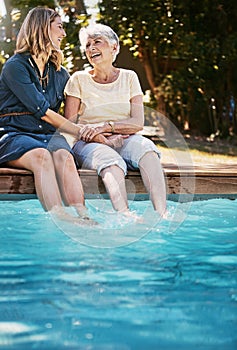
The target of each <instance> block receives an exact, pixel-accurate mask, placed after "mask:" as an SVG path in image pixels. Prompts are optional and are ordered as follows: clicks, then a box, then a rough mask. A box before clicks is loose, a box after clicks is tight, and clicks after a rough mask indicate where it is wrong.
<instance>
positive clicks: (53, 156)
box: [0, 8, 87, 221]
mask: <svg viewBox="0 0 237 350" xmlns="http://www.w3.org/2000/svg"><path fill="white" fill-rule="evenodd" d="M65 35H66V34H65V31H64V29H63V24H62V20H61V18H60V16H59V14H58V13H57V12H56V11H54V10H52V9H48V8H34V9H32V10H31V11H30V12H29V13H28V15H27V16H26V18H25V20H24V22H23V24H22V27H21V29H20V31H19V34H18V37H17V42H16V50H15V54H14V55H13V56H12V57H11V58H10V59H9V60H8V61H7V62H6V63H5V65H4V67H3V69H2V73H1V77H0V165H4V166H11V167H16V168H25V169H28V170H31V171H32V172H33V174H34V180H35V187H36V192H37V195H38V198H39V200H40V201H41V203H42V206H43V208H44V209H45V210H47V211H52V213H56V214H58V215H59V216H60V217H63V218H64V219H68V218H69V216H68V214H66V212H65V210H64V206H63V204H64V205H66V206H73V207H74V208H75V209H76V212H77V215H76V216H77V217H78V216H79V217H81V218H84V217H86V218H87V215H86V208H85V203H84V193H83V189H82V185H81V181H80V178H79V176H78V172H77V169H76V167H75V163H74V159H73V156H72V154H71V149H70V146H69V144H68V143H67V141H66V139H65V138H64V137H63V136H62V135H61V134H60V133H59V131H58V129H60V130H62V131H64V132H67V133H70V134H72V135H74V136H75V137H76V136H78V133H79V132H80V133H81V135H83V128H81V127H80V126H79V125H76V124H73V123H71V122H69V121H66V122H65V118H64V117H62V116H61V115H60V114H58V110H59V108H60V105H61V102H62V101H63V98H64V93H63V90H64V87H65V84H66V82H67V80H68V78H69V74H68V73H67V71H66V70H65V69H64V68H63V67H62V66H61V63H62V59H63V56H62V52H61V51H60V44H61V41H62V39H63V38H64V37H65ZM79 221H80V220H79Z"/></svg>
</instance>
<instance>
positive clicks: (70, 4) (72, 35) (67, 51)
mask: <svg viewBox="0 0 237 350" xmlns="http://www.w3.org/2000/svg"><path fill="white" fill-rule="evenodd" d="M4 1H5V6H6V10H7V15H6V16H5V17H4V18H0V26H1V28H4V31H5V38H4V39H3V38H1V42H0V45H1V52H0V69H1V66H2V65H3V64H4V62H5V61H6V59H7V58H8V57H10V56H11V55H12V54H13V53H14V49H15V42H16V36H17V33H18V30H19V28H20V26H21V24H22V22H23V20H24V18H25V16H26V14H27V13H28V12H29V10H30V9H32V8H34V7H37V6H46V7H50V8H53V9H57V10H58V11H59V13H60V14H61V15H62V18H63V21H64V27H65V31H66V33H67V37H66V38H65V39H64V40H63V43H62V49H63V51H64V55H65V65H66V66H67V68H68V70H69V71H70V70H73V69H75V68H77V69H78V68H79V67H80V65H81V64H82V63H81V62H82V60H81V52H80V47H79V39H78V31H79V29H80V27H81V25H85V24H86V23H88V19H89V17H90V16H88V15H87V14H86V7H85V5H84V1H83V0H72V1H65V0H61V1H56V0H4Z"/></svg>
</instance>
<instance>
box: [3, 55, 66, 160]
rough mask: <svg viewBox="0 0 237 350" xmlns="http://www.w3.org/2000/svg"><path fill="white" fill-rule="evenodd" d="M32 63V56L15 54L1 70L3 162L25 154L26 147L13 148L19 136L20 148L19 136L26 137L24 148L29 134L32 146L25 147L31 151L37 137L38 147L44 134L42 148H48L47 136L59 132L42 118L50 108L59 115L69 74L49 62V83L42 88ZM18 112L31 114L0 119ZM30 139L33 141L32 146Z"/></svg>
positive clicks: (23, 141)
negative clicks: (3, 115) (15, 139)
mask: <svg viewBox="0 0 237 350" xmlns="http://www.w3.org/2000/svg"><path fill="white" fill-rule="evenodd" d="M30 59H31V62H30ZM32 62H33V60H32V58H31V56H30V54H15V55H14V56H12V57H11V58H10V59H9V60H8V61H7V62H6V63H5V65H4V67H3V69H2V73H1V76H0V163H3V162H6V161H8V160H13V159H18V158H19V157H20V156H21V155H22V154H24V153H25V151H24V147H25V146H24V147H17V148H15V146H16V145H14V147H13V144H14V138H15V137H16V136H18V137H17V140H18V146H20V143H21V138H20V137H21V136H22V137H23V136H24V138H23V139H22V143H24V145H25V142H26V138H25V137H26V135H27V134H29V135H28V138H27V140H28V141H27V142H28V143H29V146H27V147H26V148H27V150H30V149H31V148H30V147H32V148H36V147H35V145H36V143H35V141H34V140H33V139H34V138H35V139H37V144H38V142H39V140H40V137H39V136H40V135H42V144H41V146H42V147H43V148H45V143H44V140H45V138H44V135H53V134H54V133H55V132H56V129H55V128H54V127H53V126H52V125H50V124H49V123H47V122H45V121H43V120H41V117H42V116H44V115H45V112H46V111H47V109H48V108H50V109H52V110H54V111H55V112H58V110H59V108H60V105H61V103H62V101H63V100H64V87H65V85H66V82H67V80H68V78H69V74H68V72H67V71H66V70H65V69H64V68H63V67H61V69H60V71H56V69H55V67H54V65H53V63H51V62H49V67H48V69H49V71H48V73H49V82H48V85H47V86H46V87H45V88H44V89H43V88H42V86H41V85H40V82H39V79H38V77H37V74H36V68H35V67H34V65H32ZM19 112H30V113H32V114H31V115H29V114H25V115H24V114H23V115H18V116H14V115H8V116H6V117H1V114H11V113H19ZM30 139H32V145H31V146H30V143H31V142H30ZM63 140H64V141H63V144H64V147H62V148H69V146H67V143H66V141H65V139H63ZM65 143H66V144H65ZM39 147H40V146H39ZM60 147H61V146H60ZM60 147H59V148H60ZM7 155H9V158H8V157H7ZM12 157H14V158H12Z"/></svg>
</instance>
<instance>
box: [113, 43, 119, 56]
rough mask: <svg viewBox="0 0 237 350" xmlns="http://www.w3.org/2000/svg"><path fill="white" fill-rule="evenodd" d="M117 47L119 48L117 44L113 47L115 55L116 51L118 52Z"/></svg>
mask: <svg viewBox="0 0 237 350" xmlns="http://www.w3.org/2000/svg"><path fill="white" fill-rule="evenodd" d="M117 47H118V45H117V44H113V46H112V49H113V54H115V53H116V51H117Z"/></svg>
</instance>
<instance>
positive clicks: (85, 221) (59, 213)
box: [50, 206, 97, 226]
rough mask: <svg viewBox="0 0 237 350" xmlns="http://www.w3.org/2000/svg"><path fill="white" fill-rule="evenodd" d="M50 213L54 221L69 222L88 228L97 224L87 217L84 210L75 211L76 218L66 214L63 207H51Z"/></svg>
mask: <svg viewBox="0 0 237 350" xmlns="http://www.w3.org/2000/svg"><path fill="white" fill-rule="evenodd" d="M50 213H51V215H52V216H53V217H54V218H55V219H57V220H61V221H65V222H70V223H72V224H76V225H88V226H94V225H97V222H96V221H94V220H93V219H91V218H90V217H89V216H88V214H87V210H86V208H85V210H84V211H83V212H82V211H80V212H78V211H77V214H78V216H73V215H72V214H69V213H67V212H66V211H65V209H64V208H63V207H59V206H57V207H53V208H52V209H51V211H50Z"/></svg>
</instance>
